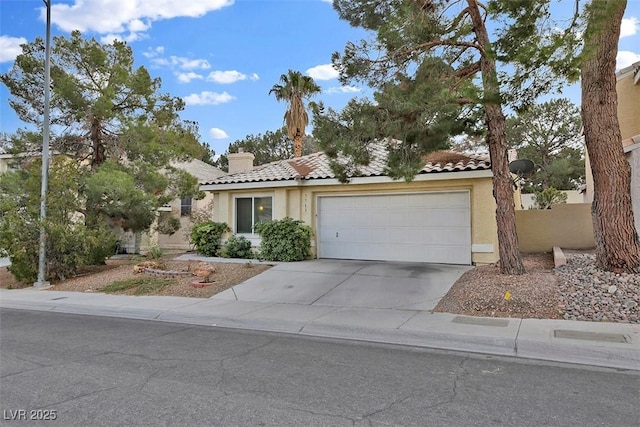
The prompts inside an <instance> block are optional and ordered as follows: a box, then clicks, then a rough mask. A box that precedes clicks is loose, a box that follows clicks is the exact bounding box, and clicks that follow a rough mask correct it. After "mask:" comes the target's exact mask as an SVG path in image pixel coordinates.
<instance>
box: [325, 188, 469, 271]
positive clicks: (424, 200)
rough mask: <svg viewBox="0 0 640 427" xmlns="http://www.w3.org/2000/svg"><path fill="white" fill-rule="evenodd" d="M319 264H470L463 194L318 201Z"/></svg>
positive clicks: (465, 193)
mask: <svg viewBox="0 0 640 427" xmlns="http://www.w3.org/2000/svg"><path fill="white" fill-rule="evenodd" d="M318 232H319V239H318V245H319V251H318V255H319V257H320V258H338V259H364V260H381V261H417V262H434V263H443V264H471V209H470V203H469V193H468V192H467V191H462V192H437V193H416V194H393V195H366V196H343V197H338V196H326V197H319V198H318Z"/></svg>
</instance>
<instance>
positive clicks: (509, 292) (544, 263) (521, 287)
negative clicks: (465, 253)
mask: <svg viewBox="0 0 640 427" xmlns="http://www.w3.org/2000/svg"><path fill="white" fill-rule="evenodd" d="M523 262H524V266H525V269H526V271H527V273H526V274H524V275H521V276H504V275H501V274H500V270H499V268H498V266H497V265H485V266H479V267H475V268H473V269H471V270H469V271H467V272H466V273H465V274H463V275H462V277H460V279H458V281H457V282H456V283H455V284H454V285H453V287H452V288H451V290H450V291H449V292H448V293H447V295H445V297H444V298H442V300H440V302H439V303H438V305H437V306H436V308H435V309H434V311H435V312H443V313H455V314H466V315H469V316H488V317H521V318H537V319H560V318H561V312H560V310H559V304H560V293H559V290H558V282H557V277H556V275H555V274H554V272H553V268H554V263H553V256H552V255H551V253H534V254H523Z"/></svg>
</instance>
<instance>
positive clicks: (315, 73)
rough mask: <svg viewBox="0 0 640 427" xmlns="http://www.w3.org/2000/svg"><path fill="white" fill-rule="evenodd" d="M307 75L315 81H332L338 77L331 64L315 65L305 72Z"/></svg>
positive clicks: (338, 74)
mask: <svg viewBox="0 0 640 427" xmlns="http://www.w3.org/2000/svg"><path fill="white" fill-rule="evenodd" d="M307 75H309V76H310V77H312V78H313V79H315V80H332V79H337V78H338V77H339V76H340V73H338V70H336V69H335V68H333V65H332V64H323V65H316V66H315V67H311V68H309V69H308V70H307Z"/></svg>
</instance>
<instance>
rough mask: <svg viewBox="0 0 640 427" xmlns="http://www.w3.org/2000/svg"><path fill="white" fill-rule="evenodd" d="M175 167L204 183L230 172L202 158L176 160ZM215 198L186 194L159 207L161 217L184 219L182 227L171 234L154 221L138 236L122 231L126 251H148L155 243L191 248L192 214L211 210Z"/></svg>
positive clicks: (165, 247) (175, 248)
mask: <svg viewBox="0 0 640 427" xmlns="http://www.w3.org/2000/svg"><path fill="white" fill-rule="evenodd" d="M171 166H173V167H174V168H177V169H181V170H184V171H186V172H189V173H190V174H191V175H193V176H195V177H196V178H197V179H198V183H200V184H202V183H204V182H208V181H211V180H213V179H216V178H218V177H220V176H222V175H224V174H226V172H224V171H223V170H221V169H218V168H216V167H214V166H211V165H210V164H208V163H205V162H203V161H201V160H198V159H191V160H186V161H173V162H171ZM211 201H212V197H211V195H210V194H207V195H206V197H205V198H204V199H200V200H195V199H192V198H191V197H186V198H183V199H175V200H173V201H171V203H169V204H167V205H164V206H161V207H160V208H159V209H158V215H159V219H161V217H163V216H171V217H174V218H177V219H178V220H179V221H180V229H179V230H178V231H177V232H175V233H174V234H171V235H169V234H162V233H159V232H158V231H157V230H156V229H155V224H154V226H152V227H151V230H150V231H149V233H139V234H138V235H137V236H136V235H135V234H134V233H131V232H124V231H122V230H120V233H121V234H120V236H121V237H120V241H121V248H122V250H123V251H126V252H127V253H142V254H145V253H147V251H148V250H149V248H150V247H152V246H157V247H159V248H160V249H162V250H163V251H187V250H189V249H191V245H190V244H189V238H188V237H187V236H186V235H185V233H186V232H187V231H188V230H189V228H190V225H191V223H190V218H191V214H192V213H193V212H196V211H197V210H200V209H209V208H210V206H211ZM156 224H157V223H156Z"/></svg>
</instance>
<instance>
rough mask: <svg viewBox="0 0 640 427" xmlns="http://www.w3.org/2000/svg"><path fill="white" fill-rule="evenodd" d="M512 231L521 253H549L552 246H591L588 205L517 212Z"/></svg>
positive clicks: (589, 207) (564, 205)
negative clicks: (515, 233) (516, 237)
mask: <svg viewBox="0 0 640 427" xmlns="http://www.w3.org/2000/svg"><path fill="white" fill-rule="evenodd" d="M516 229H517V231H518V246H519V248H520V251H521V252H549V251H551V250H552V249H553V247H554V246H560V247H561V248H565V249H588V248H593V247H594V246H595V241H594V238H593V223H592V221H591V204H590V203H580V204H577V203H573V204H562V205H553V206H552V207H551V209H544V210H540V209H535V210H521V211H517V212H516Z"/></svg>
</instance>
